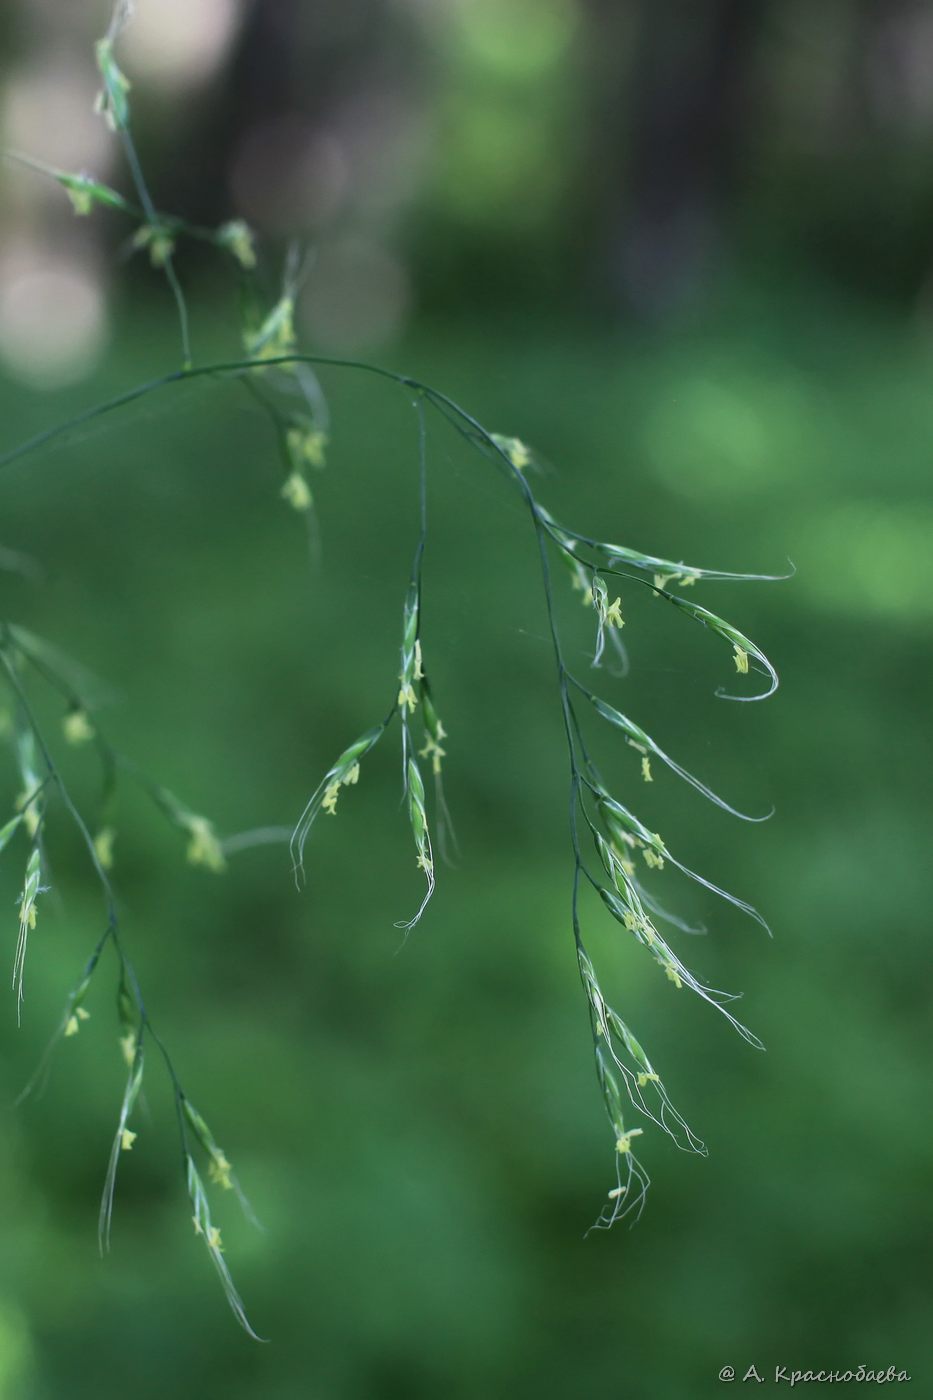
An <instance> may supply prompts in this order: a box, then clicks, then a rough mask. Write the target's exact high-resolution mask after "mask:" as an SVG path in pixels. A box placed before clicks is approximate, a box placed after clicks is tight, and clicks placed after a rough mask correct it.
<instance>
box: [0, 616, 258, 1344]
mask: <svg viewBox="0 0 933 1400" xmlns="http://www.w3.org/2000/svg"><path fill="white" fill-rule="evenodd" d="M0 671H2V674H3V676H4V678H5V680H6V682H7V689H8V691H9V695H10V702H11V703H10V706H9V708H6V707H4V708H2V709H0V735H3V736H4V737H5V738H6V739H7V741H8V742H9V743H10V745H11V747H12V749H13V752H14V755H15V758H16V762H17V766H18V769H19V775H20V784H21V787H20V792H19V794H18V796H17V797H16V798H15V799H14V802H13V807H14V811H13V815H12V816H11V817H10V818H9V820H8V821H6V823H5V824H4V825H3V826H2V827H0V853H2V852H5V851H6V850H7V848H9V856H8V858H9V857H11V856H12V855H13V852H14V850H15V849H16V846H17V844H18V843H20V842H21V841H22V839H23V838H25V842H24V844H25V847H26V850H25V873H24V880H23V889H22V894H21V896H20V899H19V931H18V937H17V942H16V951H15V955H14V962H13V988H14V992H15V997H16V1006H17V1017H18V1018H19V1017H20V1015H21V1011H22V1006H23V1001H24V979H25V969H26V952H27V943H28V939H29V935H30V933H31V932H32V931H33V930H34V929H35V928H36V923H37V905H38V899H39V896H40V895H42V894H43V893H45V890H46V886H45V885H44V884H43V883H42V881H43V874H44V871H45V869H46V868H47V865H48V860H47V856H46V842H47V840H48V839H49V832H48V830H47V828H48V819H49V813H50V810H53V809H54V807H55V805H56V803H55V801H54V799H56V798H57V799H58V804H57V805H60V806H62V807H63V808H64V809H65V811H66V813H67V814H69V815H70V816H71V817H72V819H73V820H74V821H75V822H76V824H77V826H78V829H79V831H80V834H81V836H82V838H83V840H84V843H85V846H86V848H87V851H88V855H89V857H90V859H91V861H92V863H93V865H94V867H95V869H96V871H97V874H98V876H99V878H100V881H101V884H102V887H103V890H104V893H105V897H106V901H105V902H106V906H107V923H106V928H105V930H104V933H103V934H102V936H101V937H100V938H99V940H98V942H97V945H96V946H95V948H94V949H93V951H92V953H91V956H90V958H89V959H88V962H87V963H86V965H85V967H84V970H83V973H82V975H81V977H80V979H79V980H78V982H77V984H76V985H75V986H74V987H73V988H72V990H71V991H70V993H69V994H68V996H67V998H66V1001H65V1005H64V1008H63V1012H62V1015H61V1018H60V1020H59V1024H58V1027H57V1029H56V1031H55V1034H54V1036H53V1038H52V1040H51V1042H50V1044H49V1046H48V1049H47V1051H46V1054H45V1055H44V1057H43V1060H42V1062H41V1064H40V1066H39V1070H38V1071H37V1073H36V1075H35V1076H34V1077H33V1080H32V1081H31V1082H30V1084H29V1085H27V1087H26V1090H25V1091H24V1093H28V1092H29V1091H30V1090H31V1089H32V1088H33V1087H35V1086H36V1084H37V1083H39V1081H40V1080H41V1079H42V1078H43V1077H44V1075H45V1073H46V1072H47V1069H48V1065H49V1061H50V1058H51V1054H52V1052H53V1050H54V1049H55V1047H56V1046H57V1045H58V1043H59V1042H60V1041H61V1040H70V1039H72V1038H73V1037H75V1036H77V1035H78V1034H79V1032H80V1031H81V1028H82V1026H83V1025H84V1024H85V1023H86V1022H88V1021H89V1020H90V1019H91V1013H90V1011H89V1010H88V1008H87V1005H86V1001H87V998H88V994H89V992H90V990H91V987H92V983H93V980H94V975H95V973H96V971H97V969H98V964H99V963H100V960H101V957H102V954H103V953H104V951H105V950H106V949H107V948H108V946H109V947H112V949H113V951H114V952H115V954H116V959H117V966H118V983H117V997H116V1002H117V1024H118V1028H119V1034H118V1037H117V1039H118V1047H119V1054H120V1056H121V1057H122V1059H123V1061H124V1063H125V1066H126V1070H127V1081H126V1087H125V1090H124V1094H123V1098H122V1101H121V1104H120V1110H119V1115H118V1119H117V1126H116V1130H115V1133H114V1139H113V1146H112V1148H111V1153H110V1159H109V1162H108V1166H107V1171H106V1176H105V1181H104V1190H103V1196H102V1200H101V1209H100V1228H99V1239H100V1247H101V1251H102V1252H103V1251H106V1250H107V1249H109V1246H110V1226H111V1217H112V1212H113V1201H114V1191H115V1187H116V1176H117V1169H118V1166H119V1161H120V1157H121V1155H122V1154H123V1153H125V1152H129V1151H131V1150H132V1149H133V1146H134V1144H135V1142H136V1140H137V1136H138V1132H137V1129H136V1128H134V1127H132V1126H131V1122H132V1118H133V1113H134V1109H135V1107H136V1104H137V1100H138V1098H139V1095H140V1091H141V1089H142V1085H143V1075H144V1067H145V1050H146V1046H147V1044H149V1045H152V1046H154V1047H155V1049H156V1051H157V1054H158V1057H159V1058H160V1059H161V1060H162V1061H163V1063H164V1066H165V1068H166V1070H167V1072H168V1074H169V1078H170V1081H171V1084H172V1088H173V1092H174V1095H175V1099H176V1105H177V1107H178V1110H179V1128H180V1132H181V1146H182V1151H183V1157H184V1161H185V1179H186V1183H187V1186H188V1191H189V1195H190V1198H191V1204H192V1209H193V1212H194V1214H193V1221H194V1228H195V1230H196V1232H197V1234H198V1235H199V1236H201V1237H202V1238H203V1242H204V1245H205V1247H206V1249H207V1251H208V1254H209V1257H210V1259H211V1261H212V1263H213V1264H214V1266H215V1268H216V1269H217V1272H218V1274H219V1276H220V1279H221V1282H222V1284H223V1287H224V1290H225V1293H226V1295H227V1298H228V1300H229V1302H230V1306H231V1308H232V1309H233V1311H234V1313H235V1314H236V1316H237V1317H238V1318H239V1320H240V1322H241V1323H242V1324H243V1326H244V1327H246V1329H247V1330H248V1331H250V1332H251V1334H252V1335H255V1334H254V1333H252V1329H251V1328H250V1326H249V1323H248V1321H247V1319H246V1316H245V1313H244V1311H243V1305H242V1302H241V1301H240V1298H239V1296H238V1294H237V1292H236V1289H235V1287H234V1285H233V1282H232V1279H231V1277H230V1273H229V1270H228V1268H227V1265H226V1262H225V1260H224V1259H223V1257H222V1255H223V1245H222V1241H221V1236H220V1230H219V1227H218V1226H217V1225H216V1224H215V1223H214V1220H213V1218H212V1215H211V1210H210V1205H209V1202H208V1198H207V1194H206V1192H205V1188H204V1185H203V1182H202V1179H201V1176H200V1174H199V1171H198V1166H197V1162H196V1160H195V1153H196V1152H197V1151H198V1150H199V1149H200V1150H201V1151H202V1152H203V1153H204V1154H205V1155H206V1160H207V1177H208V1181H209V1182H210V1183H212V1184H213V1185H215V1186H217V1187H218V1188H220V1189H221V1190H232V1191H234V1192H235V1194H236V1195H237V1197H238V1198H239V1200H240V1203H241V1205H242V1206H243V1209H244V1211H245V1213H246V1214H247V1216H248V1217H249V1218H251V1219H253V1218H254V1217H253V1216H252V1212H251V1211H250V1209H249V1206H248V1203H247V1202H246V1199H245V1197H244V1196H243V1193H242V1191H241V1190H240V1187H239V1183H238V1182H237V1179H236V1177H235V1175H234V1173H233V1169H232V1167H231V1164H230V1162H229V1160H228V1159H227V1157H226V1155H225V1154H224V1152H223V1151H222V1149H221V1148H219V1147H218V1145H217V1143H216V1140H215V1139H214V1137H213V1134H212V1133H211V1132H210V1130H209V1128H208V1126H207V1124H206V1122H205V1121H204V1119H203V1118H202V1116H201V1115H200V1114H199V1113H198V1112H197V1111H196V1110H195V1109H194V1107H193V1105H192V1104H191V1103H190V1101H189V1100H188V1098H187V1096H186V1095H185V1092H184V1090H183V1088H182V1086H181V1084H180V1082H179V1080H178V1077H177V1075H176V1073H175V1070H174V1067H173V1065H172V1061H171V1059H170V1057H169V1055H168V1052H167V1050H166V1048H165V1046H164V1044H163V1043H162V1042H161V1040H160V1039H159V1038H158V1036H157V1035H156V1033H155V1031H154V1030H153V1028H152V1023H151V1021H150V1018H149V1013H148V1011H147V1009H146V1006H145V1003H144V1001H143V998H142V993H141V991H140V988H139V983H138V981H137V979H136V975H135V972H134V970H133V967H132V963H131V961H130V960H129V958H128V957H127V955H126V952H125V950H124V946H123V940H122V932H121V929H120V925H119V923H118V919H117V912H116V908H115V902H114V897H113V889H112V885H111V875H110V872H111V870H112V868H113V864H114V842H115V839H116V834H117V831H116V827H115V825H113V823H114V821H115V817H114V807H115V801H116V795H117V787H118V775H126V776H127V777H129V778H130V779H132V781H133V782H134V783H135V784H136V785H137V786H138V787H140V788H141V790H142V791H143V792H144V793H145V794H146V795H147V796H148V797H149V798H150V799H151V800H152V801H153V802H154V803H155V804H156V806H157V807H158V808H159V810H160V811H161V812H163V813H164V815H165V816H166V817H167V818H168V819H169V821H170V822H171V824H172V826H173V827H174V828H175V829H176V830H177V831H178V832H179V835H180V837H181V838H182V841H183V842H184V850H185V854H186V858H187V860H188V862H189V863H190V864H192V865H197V866H201V867H203V868H205V869H206V870H209V871H212V872H216V873H219V872H221V871H222V870H223V869H224V868H225V865H226V855H225V850H224V844H223V843H222V842H221V840H220V838H219V837H218V835H217V832H216V830H215V828H214V826H213V824H212V822H211V821H210V820H209V819H208V818H206V817H204V816H202V815H199V814H197V813H195V812H192V811H191V810H190V809H189V808H188V807H186V806H185V805H184V804H183V803H182V802H180V801H179V800H178V798H176V797H175V796H174V795H173V794H172V793H170V792H169V791H168V790H167V789H166V788H164V787H162V786H161V785H160V784H158V783H155V782H153V781H152V780H151V779H149V778H148V777H146V775H144V774H142V773H140V772H139V770H138V769H137V768H136V767H135V765H134V764H132V763H131V762H130V761H129V760H127V759H125V758H123V756H122V755H121V754H119V753H118V752H117V751H116V750H114V749H113V748H112V747H111V746H110V744H109V742H108V740H107V739H106V737H105V735H104V734H103V732H102V731H101V728H100V726H99V724H98V722H97V720H96V718H94V719H92V717H91V708H90V706H89V705H88V704H87V703H86V702H85V701H84V700H83V699H79V698H78V696H77V694H76V693H75V690H74V685H75V676H82V672H81V668H80V667H78V666H76V665H74V664H73V663H70V662H69V661H68V659H67V658H65V657H63V656H61V655H60V654H59V653H58V652H57V651H56V650H55V649H54V648H52V647H51V646H49V644H47V643H45V642H43V641H42V640H41V639H39V638H37V637H35V636H33V635H32V634H31V633H29V632H28V631H26V629H24V628H21V627H14V626H12V625H9V624H4V625H3V627H2V630H0ZM42 682H44V683H45V684H46V685H48V686H51V688H52V689H53V691H54V693H55V694H56V696H57V697H58V698H59V699H61V698H64V700H65V709H64V712H63V714H62V720H61V734H60V740H59V742H60V743H61V744H64V745H66V746H83V745H92V746H93V747H94V748H95V749H96V751H97V754H98V757H99V759H100V763H101V773H102V776H103V780H104V781H103V784H102V797H101V800H100V808H99V811H98V813H97V818H98V820H97V824H96V826H95V825H94V824H93V823H88V822H87V821H86V820H85V818H84V817H83V816H82V815H81V813H80V812H79V810H78V808H77V806H76V804H75V802H74V800H73V798H72V797H71V794H70V791H69V788H68V786H67V785H66V782H65V778H64V776H63V772H62V768H61V766H60V763H59V761H58V759H57V758H56V756H55V753H54V750H55V749H56V748H57V747H58V744H56V743H55V742H53V741H52V739H50V737H49V736H48V735H46V734H45V733H44V732H43V731H42V730H41V729H40V727H39V724H38V721H37V718H36V708H35V706H34V704H33V702H32V698H31V690H32V688H33V685H34V684H35V683H42Z"/></svg>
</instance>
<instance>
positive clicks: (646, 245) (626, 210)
mask: <svg viewBox="0 0 933 1400" xmlns="http://www.w3.org/2000/svg"><path fill="white" fill-rule="evenodd" d="M612 8H614V7H613V6H612V4H611V0H592V3H591V9H592V10H593V12H594V16H593V18H594V30H595V37H596V39H597V41H598V40H599V35H600V32H605V28H606V26H607V25H609V26H611V25H612V23H613V22H614V21H613V16H612V15H611V14H608V13H607V9H608V10H611V9H612ZM766 9H767V0H708V3H707V4H705V5H704V6H702V7H697V5H696V4H695V3H691V0H667V2H666V3H658V0H638V3H637V4H636V5H635V6H634V7H633V12H634V33H633V36H632V47H631V53H632V58H631V63H632V75H631V81H630V82H629V83H628V84H625V85H623V84H621V83H618V81H617V83H616V85H615V87H614V88H612V87H610V88H609V90H608V91H607V94H606V98H605V103H606V106H605V110H604V116H603V123H602V131H603V136H602V143H603V146H604V154H605V156H606V158H607V161H608V164H607V175H608V180H609V181H610V182H612V186H613V188H614V190H616V191H617V192H618V193H617V194H615V195H614V197H613V203H612V205H611V207H610V209H609V210H608V225H609V233H610V240H611V246H610V248H609V251H608V256H609V259H610V264H611V266H610V282H611V285H612V287H613V289H614V291H615V294H616V296H617V297H618V298H619V300H620V301H621V302H622V304H623V305H626V306H627V307H629V308H630V309H634V311H635V312H636V314H638V315H640V316H642V317H644V318H646V319H655V318H659V317H663V316H664V315H665V314H666V313H667V312H668V311H670V310H672V309H673V308H674V307H676V306H677V305H678V304H680V303H682V302H683V301H684V300H685V299H687V298H688V297H689V296H690V295H691V293H692V292H693V291H694V290H695V288H696V287H697V285H698V283H699V282H700V281H701V280H702V279H703V276H704V274H705V273H706V271H707V269H708V267H709V263H710V259H711V256H712V254H713V253H714V252H715V250H716V248H717V246H718V244H719V242H720V239H721V236H722V232H723V229H722V221H723V220H722V216H723V212H724V206H725V204H726V201H727V199H728V197H729V196H730V195H731V193H732V191H733V189H734V185H735V179H736V172H737V167H738V159H737V158H738V156H739V154H740V152H741V149H742V147H743V145H744V142H745V136H746V131H747V129H748V125H749V112H748V109H749V105H750V102H749V98H750V92H749V89H750V85H751V84H750V74H751V65H752V59H753V55H754V50H755V46H756V41H757V37H758V34H759V30H760V27H761V24H762V19H763V17H764V15H765V13H766ZM629 18H630V20H631V18H632V11H630V13H629ZM608 76H609V75H608V74H606V77H608Z"/></svg>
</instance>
